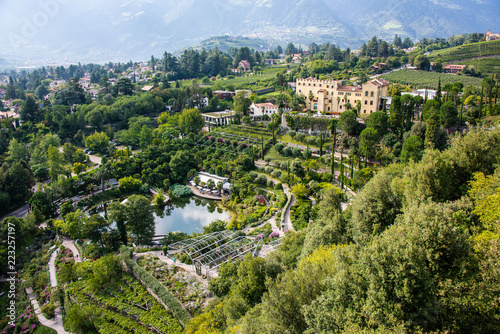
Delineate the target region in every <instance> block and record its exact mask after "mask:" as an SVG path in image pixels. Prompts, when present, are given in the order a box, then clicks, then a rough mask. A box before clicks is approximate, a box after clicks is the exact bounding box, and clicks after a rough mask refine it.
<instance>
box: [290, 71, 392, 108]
mask: <svg viewBox="0 0 500 334" xmlns="http://www.w3.org/2000/svg"><path fill="white" fill-rule="evenodd" d="M296 84H297V88H296V90H297V94H302V95H304V96H305V97H306V102H307V108H308V109H309V110H312V111H317V112H318V113H322V112H324V113H330V114H336V115H340V114H341V113H342V112H344V111H346V110H350V109H349V105H350V106H351V109H355V108H356V105H357V104H358V101H359V103H361V109H360V112H359V113H360V114H361V115H363V114H371V113H373V112H375V111H378V110H380V105H381V102H382V99H381V98H382V96H387V89H388V87H389V82H388V81H386V80H382V79H374V80H371V81H368V82H366V83H364V84H363V85H362V86H342V81H340V80H318V79H315V78H307V79H297V82H296ZM310 97H312V99H310Z"/></svg>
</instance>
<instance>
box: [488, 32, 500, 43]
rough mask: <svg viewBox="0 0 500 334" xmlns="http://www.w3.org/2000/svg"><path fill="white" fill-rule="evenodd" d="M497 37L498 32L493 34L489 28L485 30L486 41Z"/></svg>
mask: <svg viewBox="0 0 500 334" xmlns="http://www.w3.org/2000/svg"><path fill="white" fill-rule="evenodd" d="M498 39H500V34H494V33H492V32H490V31H489V30H488V31H487V32H486V41H487V42H490V41H496V40H498Z"/></svg>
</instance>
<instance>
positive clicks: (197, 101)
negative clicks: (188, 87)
mask: <svg viewBox="0 0 500 334" xmlns="http://www.w3.org/2000/svg"><path fill="white" fill-rule="evenodd" d="M191 100H192V101H193V103H194V107H195V108H196V109H202V108H205V107H207V106H208V103H209V99H208V97H207V96H205V95H203V94H198V95H193V96H191Z"/></svg>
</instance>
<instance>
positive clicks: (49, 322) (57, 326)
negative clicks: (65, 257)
mask: <svg viewBox="0 0 500 334" xmlns="http://www.w3.org/2000/svg"><path fill="white" fill-rule="evenodd" d="M62 239H63V242H62V244H63V246H64V247H66V248H69V249H71V251H72V252H73V256H74V258H75V262H81V261H82V259H81V256H80V255H79V252H78V249H77V248H76V246H75V243H74V241H73V240H70V239H68V238H65V237H63V238H62ZM51 249H52V250H53V251H52V254H51V255H50V260H49V276H50V286H51V287H56V286H57V277H56V264H55V262H56V257H57V254H58V252H57V251H56V250H57V248H56V246H53V247H52V248H51ZM26 293H27V294H28V297H29V299H30V301H31V305H33V308H34V309H35V314H36V316H37V318H38V321H40V323H41V324H42V325H43V326H46V327H50V328H52V329H54V330H55V331H57V333H58V334H68V332H66V331H65V330H64V327H63V320H62V312H61V306H60V305H58V306H57V307H56V309H55V310H54V318H53V319H47V318H46V317H45V316H44V315H43V313H42V311H41V309H40V305H39V304H38V301H37V300H36V298H35V296H34V295H33V289H32V288H31V287H30V288H27V289H26Z"/></svg>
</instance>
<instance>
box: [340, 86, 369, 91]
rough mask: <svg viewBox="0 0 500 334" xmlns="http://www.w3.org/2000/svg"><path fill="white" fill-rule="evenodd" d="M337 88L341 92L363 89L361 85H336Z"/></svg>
mask: <svg viewBox="0 0 500 334" xmlns="http://www.w3.org/2000/svg"><path fill="white" fill-rule="evenodd" d="M337 90H339V91H341V92H361V91H363V90H362V89H361V87H356V86H340V87H337Z"/></svg>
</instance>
